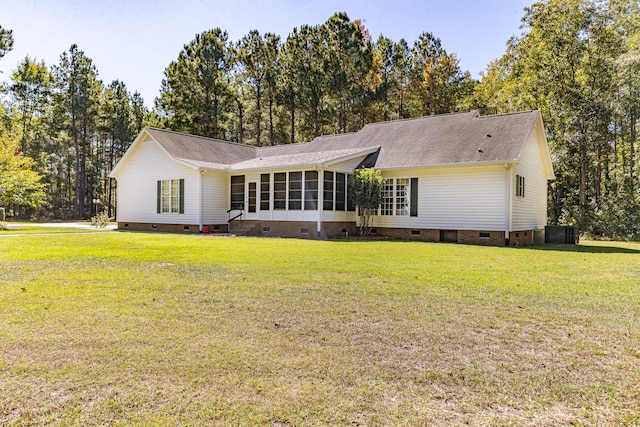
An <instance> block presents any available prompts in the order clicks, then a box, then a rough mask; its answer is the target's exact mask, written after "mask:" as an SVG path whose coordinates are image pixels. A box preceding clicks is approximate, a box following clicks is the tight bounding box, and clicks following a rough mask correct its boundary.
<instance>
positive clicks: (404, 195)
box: [396, 178, 409, 216]
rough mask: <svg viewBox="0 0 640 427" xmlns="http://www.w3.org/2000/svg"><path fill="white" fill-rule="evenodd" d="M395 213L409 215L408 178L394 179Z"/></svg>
mask: <svg viewBox="0 0 640 427" xmlns="http://www.w3.org/2000/svg"><path fill="white" fill-rule="evenodd" d="M396 215H397V216H408V215H409V178H398V179H396Z"/></svg>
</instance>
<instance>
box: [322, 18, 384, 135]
mask: <svg viewBox="0 0 640 427" xmlns="http://www.w3.org/2000/svg"><path fill="white" fill-rule="evenodd" d="M321 31H322V34H323V36H324V37H325V38H326V44H327V48H326V50H325V58H324V75H325V76H326V78H327V96H328V98H329V99H330V100H331V104H332V105H333V108H334V110H335V113H334V114H335V128H334V132H337V133H344V132H347V131H353V130H357V129H359V128H360V127H362V126H363V125H364V123H362V120H356V121H355V124H353V123H351V122H352V120H351V117H350V116H351V115H352V114H353V113H354V110H358V109H360V110H362V107H363V105H362V104H364V103H365V98H366V93H367V89H368V87H367V83H368V79H367V77H368V74H369V72H370V71H371V69H372V64H373V46H372V44H371V40H370V38H369V37H368V33H366V30H365V29H364V27H363V26H361V24H360V23H359V22H356V21H354V22H352V21H350V19H349V17H348V16H347V14H346V13H336V14H334V15H333V16H332V17H331V18H329V19H328V20H327V22H325V23H324V24H323V25H322V27H321ZM358 104H360V105H358ZM358 107H360V108H358Z"/></svg>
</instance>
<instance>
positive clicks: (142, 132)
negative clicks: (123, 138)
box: [109, 127, 200, 178]
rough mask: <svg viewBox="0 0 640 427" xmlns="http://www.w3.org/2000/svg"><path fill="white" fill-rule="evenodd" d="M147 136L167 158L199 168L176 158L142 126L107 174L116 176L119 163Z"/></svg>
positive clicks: (111, 176)
mask: <svg viewBox="0 0 640 427" xmlns="http://www.w3.org/2000/svg"><path fill="white" fill-rule="evenodd" d="M145 135H146V136H148V137H149V138H150V139H151V140H153V142H155V143H156V144H157V145H158V147H160V149H161V150H162V151H163V152H164V153H165V154H166V155H167V156H169V158H171V159H173V160H174V161H175V162H176V163H179V164H181V165H183V166H186V167H188V168H190V169H193V170H199V169H200V168H199V167H198V166H196V165H194V164H192V163H189V162H187V161H184V160H182V159H177V158H175V157H173V156H172V155H171V153H169V152H168V151H167V149H166V148H164V147H163V146H162V144H160V143H159V142H158V140H156V139H155V138H154V137H153V135H151V133H150V132H148V131H147V128H146V127H144V128H143V129H142V130H141V131H140V133H139V134H138V136H137V137H136V139H135V140H134V141H133V143H132V144H131V145H130V146H129V148H127V151H126V152H125V153H124V156H122V158H120V160H119V161H118V163H117V164H116V166H115V167H114V168H113V169H112V170H111V173H110V174H109V177H110V178H116V176H117V175H118V171H119V170H120V169H121V165H123V164H124V163H125V161H126V160H127V159H128V158H129V157H130V156H131V155H132V154H131V153H133V152H134V151H135V149H136V147H137V146H138V144H141V143H142V141H144V140H145V138H144V136H145Z"/></svg>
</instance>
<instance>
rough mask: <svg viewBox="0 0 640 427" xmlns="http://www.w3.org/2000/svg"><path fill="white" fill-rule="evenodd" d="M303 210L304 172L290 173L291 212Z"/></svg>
mask: <svg viewBox="0 0 640 427" xmlns="http://www.w3.org/2000/svg"><path fill="white" fill-rule="evenodd" d="M300 209H302V172H289V210H300Z"/></svg>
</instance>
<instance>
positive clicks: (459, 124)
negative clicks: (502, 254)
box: [111, 111, 554, 245]
mask: <svg viewBox="0 0 640 427" xmlns="http://www.w3.org/2000/svg"><path fill="white" fill-rule="evenodd" d="M358 167H374V168H375V169H378V170H380V171H381V172H382V176H383V178H384V190H383V202H382V205H381V206H380V208H379V209H378V211H377V212H376V214H375V215H374V217H373V230H372V233H375V234H377V235H380V236H389V237H400V238H406V239H418V240H427V241H450V242H459V243H474V244H492V245H505V244H511V245H514V244H518V245H525V244H531V243H533V242H534V241H536V242H537V241H543V239H544V227H545V225H546V223H547V182H548V181H549V180H551V179H554V172H553V167H552V164H551V158H550V155H549V148H548V145H547V140H546V137H545V130H544V126H543V123H542V118H541V115H540V112H538V111H528V112H522V113H515V114H504V115H496V116H484V117H483V116H480V114H479V112H478V111H471V112H465V113H454V114H444V115H437V116H428V117H420V118H415V119H406V120H395V121H390V122H383V123H374V124H368V125H366V126H365V127H364V128H362V129H361V130H359V131H358V132H354V133H348V134H339V135H331V136H321V137H318V138H315V139H314V140H313V141H311V142H307V143H300V144H289V145H278V146H269V147H254V146H249V145H242V144H237V143H231V142H226V141H220V140H215V139H210V138H203V137H199V136H193V135H186V134H182V133H177V132H172V131H167V130H161V129H155V128H144V129H143V130H142V131H141V132H140V134H139V135H138V137H137V138H136V139H135V141H134V142H133V144H132V145H131V147H130V148H129V149H128V150H127V152H126V153H125V155H124V156H123V157H122V159H121V160H120V161H119V162H118V164H117V165H116V167H115V168H114V169H113V171H112V173H111V177H113V178H115V179H116V180H117V182H118V187H117V221H118V228H119V229H125V230H126V229H129V230H185V231H191V232H231V233H235V234H240V235H262V236H286V237H304V238H336V237H341V236H345V235H352V234H354V233H356V232H357V225H358V221H359V218H358V216H357V214H356V209H355V206H353V204H352V203H351V200H350V198H349V197H348V188H347V186H348V177H349V174H351V173H353V171H354V170H355V169H356V168H358Z"/></svg>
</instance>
